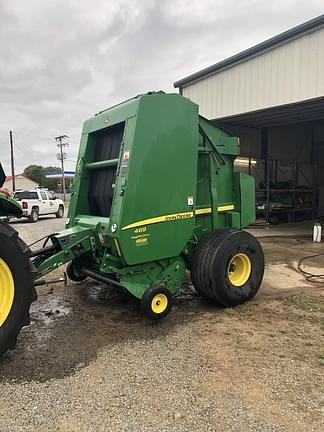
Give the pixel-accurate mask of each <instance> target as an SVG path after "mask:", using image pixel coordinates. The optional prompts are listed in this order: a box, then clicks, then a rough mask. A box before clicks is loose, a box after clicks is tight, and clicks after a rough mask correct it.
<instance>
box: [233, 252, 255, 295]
mask: <svg viewBox="0 0 324 432" xmlns="http://www.w3.org/2000/svg"><path fill="white" fill-rule="evenodd" d="M251 269H252V265H251V260H250V258H249V257H248V256H247V255H245V254H244V253H239V254H236V255H234V256H233V258H232V259H231V261H230V263H229V265H228V270H227V275H228V280H229V281H230V283H231V284H232V285H234V286H237V287H240V286H243V285H244V284H246V282H247V281H248V280H249V278H250V275H251Z"/></svg>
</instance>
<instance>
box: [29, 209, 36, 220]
mask: <svg viewBox="0 0 324 432" xmlns="http://www.w3.org/2000/svg"><path fill="white" fill-rule="evenodd" d="M28 220H29V222H31V223H35V222H37V221H38V209H37V208H33V209H32V211H31V213H30V215H29V216H28Z"/></svg>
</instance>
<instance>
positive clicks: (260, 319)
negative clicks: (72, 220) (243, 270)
mask: <svg viewBox="0 0 324 432" xmlns="http://www.w3.org/2000/svg"><path fill="white" fill-rule="evenodd" d="M13 226H14V227H15V228H16V229H18V230H19V232H20V233H21V236H22V237H23V238H24V239H25V240H27V241H28V242H31V241H32V240H33V239H35V238H37V237H40V236H42V235H44V234H46V233H48V232H49V231H59V230H61V229H63V227H64V220H56V219H52V218H51V219H49V218H48V219H45V220H41V221H39V222H38V223H37V224H33V225H31V224H28V223H26V224H25V223H16V224H13ZM261 242H262V245H263V247H264V250H265V253H266V260H267V271H266V277H265V281H264V284H263V286H262V288H261V291H260V294H259V295H258V296H257V298H256V299H255V300H254V301H253V302H251V303H249V304H246V305H243V306H240V307H238V308H235V309H218V308H216V307H214V306H212V305H210V304H208V303H206V302H204V301H203V300H202V299H201V298H200V297H198V296H197V294H196V293H195V292H194V290H193V289H192V287H191V285H190V282H189V281H186V283H185V284H184V286H183V288H182V290H181V292H180V293H179V294H178V295H177V297H176V299H175V306H174V309H173V311H172V312H171V314H170V316H169V317H168V319H167V320H165V321H163V322H159V323H152V322H150V321H148V320H146V319H144V318H143V316H142V314H141V312H140V310H139V305H138V303H137V301H136V300H134V299H132V298H131V297H130V296H128V295H127V294H125V293H122V292H120V291H116V290H112V289H110V290H108V289H107V288H106V287H105V286H103V285H101V284H98V283H97V282H94V281H88V282H84V283H80V284H74V283H72V282H69V284H68V285H67V286H66V287H64V286H62V285H47V286H44V287H42V288H40V289H39V300H38V301H37V302H36V303H35V304H34V305H33V307H32V324H31V326H29V327H28V328H25V329H24V330H23V331H22V333H21V336H20V338H19V343H18V347H17V349H16V350H15V351H12V352H10V353H8V354H6V355H5V356H4V357H3V358H2V359H1V360H0V407H1V408H0V413H1V416H0V430H1V431H3V432H9V431H12V432H18V431H48V430H50V431H66V432H79V431H80V432H82V431H87V432H88V431H109V432H110V431H111V432H115V431H116V432H117V431H118V432H119V431H125V432H126V431H127V432H138V431H141V432H142V431H143V432H146V431H150V432H154V431H159V432H161V431H165V432H168V431H170V432H171V431H176V432H182V431H188V432H189V431H190V432H192V431H195V432H200V431H201V432H207V431H222V432H223V431H226V432H230V431H231V432H241V431H242V432H245V431H260V432H261V431H262V432H264V431H269V432H270V431H276V432H277V431H291V432H299V431H303V432H304V431H308V432H312V431H323V430H324V393H323V388H324V374H323V371H324V347H323V336H324V288H323V286H316V287H314V286H313V285H311V284H309V283H307V282H305V280H304V279H303V278H302V277H301V276H300V275H299V274H298V273H297V272H296V270H295V266H296V260H297V259H298V258H299V257H301V256H303V255H305V254H308V253H312V252H314V250H315V249H314V248H316V247H319V246H318V245H316V246H314V245H313V244H312V243H310V242H309V241H307V240H306V239H297V240H296V239H292V238H285V239H283V238H282V239H279V238H277V239H273V238H272V239H267V238H265V239H261ZM315 264H316V265H317V266H318V267H320V266H321V265H322V264H323V263H322V264H321V263H320V262H318V263H315ZM58 273H59V271H58Z"/></svg>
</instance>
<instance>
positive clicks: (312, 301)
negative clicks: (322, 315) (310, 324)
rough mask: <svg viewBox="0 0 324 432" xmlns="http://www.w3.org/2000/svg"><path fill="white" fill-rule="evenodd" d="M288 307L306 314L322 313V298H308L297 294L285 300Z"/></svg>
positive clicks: (323, 301) (323, 308)
mask: <svg viewBox="0 0 324 432" xmlns="http://www.w3.org/2000/svg"><path fill="white" fill-rule="evenodd" d="M285 303H286V304H287V305H288V306H293V307H295V308H296V309H301V310H303V311H306V312H324V297H322V296H318V297H310V296H307V295H305V294H299V295H295V296H291V297H287V298H286V299H285Z"/></svg>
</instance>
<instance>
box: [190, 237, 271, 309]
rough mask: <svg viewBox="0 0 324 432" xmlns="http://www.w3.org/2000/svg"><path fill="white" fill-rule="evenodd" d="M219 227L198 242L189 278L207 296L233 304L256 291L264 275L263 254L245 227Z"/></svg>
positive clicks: (227, 305) (235, 304)
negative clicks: (219, 228) (218, 229)
mask: <svg viewBox="0 0 324 432" xmlns="http://www.w3.org/2000/svg"><path fill="white" fill-rule="evenodd" d="M221 231H223V233H221V232H220V231H217V232H215V235H213V233H211V235H209V236H208V238H205V239H202V241H201V243H200V244H198V246H197V250H196V251H195V253H194V256H193V262H192V281H193V284H194V286H195V288H196V289H197V291H198V292H199V293H200V294H202V295H203V296H204V297H206V298H207V299H209V300H212V301H214V302H216V303H219V304H221V305H222V306H225V307H233V306H237V305H239V304H242V303H245V302H247V301H249V300H251V299H252V298H253V297H254V296H255V295H256V293H257V291H258V290H259V288H260V286H261V282H262V279H263V273H264V256H263V251H262V248H261V246H260V243H259V242H258V240H257V239H256V238H255V237H253V236H252V235H251V234H249V233H247V232H246V231H240V230H235V229H225V230H221Z"/></svg>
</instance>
